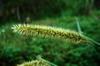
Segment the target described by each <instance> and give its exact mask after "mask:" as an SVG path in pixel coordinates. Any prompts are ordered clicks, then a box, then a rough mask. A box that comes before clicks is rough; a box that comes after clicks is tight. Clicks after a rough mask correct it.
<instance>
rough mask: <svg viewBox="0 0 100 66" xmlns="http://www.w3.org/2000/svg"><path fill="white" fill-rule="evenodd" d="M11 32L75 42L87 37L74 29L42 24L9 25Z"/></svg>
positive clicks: (84, 39)
mask: <svg viewBox="0 0 100 66" xmlns="http://www.w3.org/2000/svg"><path fill="white" fill-rule="evenodd" d="M11 29H13V32H16V33H19V34H21V35H27V36H43V37H53V38H60V39H65V40H66V39H67V40H70V41H72V42H75V43H82V42H87V39H86V38H85V37H84V36H83V35H82V34H79V33H78V32H76V31H72V30H65V29H62V28H55V27H50V26H44V25H30V24H18V25H13V26H12V27H11Z"/></svg>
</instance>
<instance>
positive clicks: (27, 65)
mask: <svg viewBox="0 0 100 66" xmlns="http://www.w3.org/2000/svg"><path fill="white" fill-rule="evenodd" d="M17 66H51V65H50V64H49V63H47V62H44V61H42V60H33V61H30V62H24V63H22V64H19V65H17Z"/></svg>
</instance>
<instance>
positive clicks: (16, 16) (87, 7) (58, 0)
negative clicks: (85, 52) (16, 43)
mask: <svg viewBox="0 0 100 66" xmlns="http://www.w3.org/2000/svg"><path fill="white" fill-rule="evenodd" d="M93 1H94V0H5V1H3V5H2V6H1V7H2V8H1V11H0V16H1V18H2V20H3V21H5V20H9V19H13V20H20V21H21V20H24V21H25V19H26V17H30V18H32V19H40V18H45V17H47V16H49V17H55V16H59V15H61V13H62V12H65V11H66V10H67V11H71V14H73V15H89V14H90V13H91V11H92V9H93Z"/></svg>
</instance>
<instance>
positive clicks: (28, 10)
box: [0, 0, 100, 66]
mask: <svg viewBox="0 0 100 66" xmlns="http://www.w3.org/2000/svg"><path fill="white" fill-rule="evenodd" d="M76 17H77V18H78V20H79V22H80V26H81V29H82V31H83V33H84V34H85V35H86V36H88V37H90V38H92V39H94V40H96V41H97V42H100V39H99V38H100V1H99V0H0V66H16V64H20V63H23V62H25V61H30V60H33V59H35V58H36V56H37V55H41V56H42V57H43V58H44V59H46V60H48V61H50V62H52V63H54V64H56V65H58V66H100V64H99V61H100V45H96V44H78V45H76V44H74V43H70V42H64V41H62V40H60V39H51V38H42V37H30V36H29V37H26V36H23V35H18V34H15V33H13V32H12V30H11V26H12V25H13V24H18V23H21V24H33V25H34V24H39V25H47V26H53V27H61V28H65V29H71V30H76V31H77V25H76V20H75V18H76Z"/></svg>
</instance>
